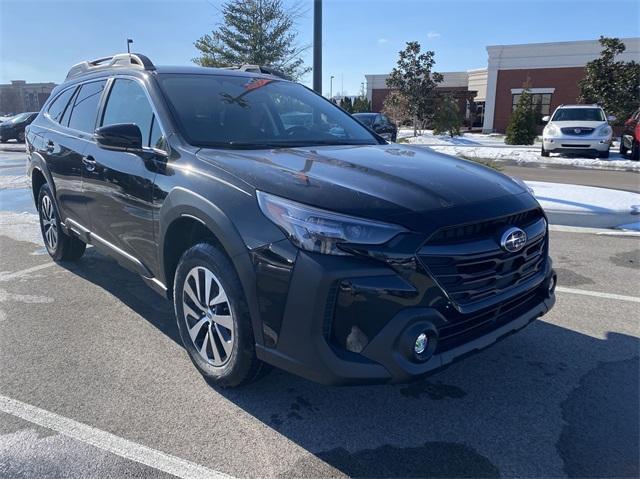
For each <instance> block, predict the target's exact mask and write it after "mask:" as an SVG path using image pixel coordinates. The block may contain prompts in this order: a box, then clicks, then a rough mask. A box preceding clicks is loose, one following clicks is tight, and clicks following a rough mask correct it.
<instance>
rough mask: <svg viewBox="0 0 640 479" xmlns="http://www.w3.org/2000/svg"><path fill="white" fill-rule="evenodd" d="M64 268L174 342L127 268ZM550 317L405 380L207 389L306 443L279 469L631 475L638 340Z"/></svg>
mask: <svg viewBox="0 0 640 479" xmlns="http://www.w3.org/2000/svg"><path fill="white" fill-rule="evenodd" d="M66 267H67V268H68V269H69V271H72V272H73V273H75V274H77V275H78V276H80V277H82V278H85V279H86V280H87V281H90V282H93V283H95V284H97V285H99V286H100V287H102V288H104V289H105V290H107V291H109V292H110V293H111V294H113V295H114V296H115V297H117V298H118V299H119V300H120V301H122V302H123V303H125V304H126V305H127V306H128V307H129V308H131V309H132V310H133V311H135V312H136V313H137V314H139V315H140V316H141V317H142V318H144V319H145V320H146V321H148V322H149V323H150V324H151V325H153V326H154V327H156V328H157V329H158V330H159V331H161V332H162V333H163V334H165V335H167V336H168V337H170V338H171V339H173V340H174V341H175V342H176V343H178V344H180V339H179V336H178V332H177V329H176V327H175V322H174V319H173V313H172V307H171V303H170V302H168V301H167V300H165V299H163V298H162V297H160V296H159V295H157V294H156V293H154V292H152V291H151V290H150V289H149V288H147V287H146V285H145V284H144V283H143V281H142V280H141V279H140V278H138V277H137V276H136V275H134V274H132V273H129V272H128V271H126V270H125V269H123V268H121V267H120V266H118V265H117V264H116V263H115V261H113V260H112V259H109V258H107V257H105V256H102V255H100V254H98V253H97V252H95V251H94V250H93V249H89V250H88V251H87V253H86V255H85V257H83V258H82V260H81V261H79V262H78V263H75V264H73V265H67V266H66ZM561 302H562V298H560V300H559V305H558V306H557V307H561V306H562V305H561ZM548 321H550V320H546V321H538V322H536V323H534V324H533V325H531V326H530V327H529V328H527V329H526V330H525V331H522V332H521V333H519V334H517V335H514V336H511V337H509V338H508V339H507V340H505V341H502V342H501V343H499V344H497V345H495V346H494V347H492V348H490V349H488V350H486V351H483V352H481V353H479V354H477V355H475V356H473V357H470V358H468V359H466V360H464V361H462V362H459V363H457V364H455V365H453V366H451V367H450V368H448V369H446V370H444V371H441V372H439V373H437V374H435V375H433V376H431V377H429V378H426V379H423V380H420V381H418V382H415V383H412V384H407V385H382V386H358V387H327V386H323V385H318V384H314V383H311V382H309V381H306V380H304V379H301V378H298V377H295V376H292V375H290V374H287V373H285V372H282V371H278V370H274V371H272V372H271V373H270V374H269V375H267V376H266V377H265V378H263V379H262V380H260V381H257V382H255V383H253V384H250V385H248V386H246V387H243V388H240V389H235V390H219V389H215V391H216V393H217V394H221V395H223V396H224V397H225V398H226V399H228V400H229V401H232V402H233V403H234V404H235V405H237V406H239V407H240V408H242V409H243V410H244V411H246V412H247V413H249V414H251V415H252V416H253V417H255V418H256V419H258V420H260V421H262V422H263V423H264V424H266V425H268V426H269V427H271V428H273V429H274V430H276V431H277V432H279V433H280V434H282V435H283V436H284V437H286V438H287V439H289V440H291V441H293V442H294V443H296V444H298V445H299V446H300V447H302V448H304V449H305V450H306V451H308V455H305V456H304V457H303V458H301V459H300V460H299V461H298V462H297V463H296V464H295V465H294V466H293V467H291V468H290V469H288V471H287V472H286V473H285V474H283V477H300V476H305V477H327V476H341V475H348V476H356V477H432V476H433V477H499V476H515V475H521V476H522V475H527V476H538V477H543V476H549V475H558V474H562V473H564V474H566V475H567V476H569V477H638V474H639V472H640V471H639V466H638V450H640V446H639V440H638V438H639V437H640V432H639V427H638V424H639V423H640V417H639V411H640V405H639V400H638V398H639V391H638V378H639V363H638V351H639V346H640V344H639V341H638V339H637V338H634V337H631V336H628V335H624V334H618V333H609V334H608V335H607V336H606V339H600V338H596V337H593V336H589V335H586V334H582V333H579V332H576V331H573V330H570V329H567V328H564V327H561V326H558V325H555V324H552V323H551V322H548ZM558 457H559V458H560V459H561V461H559V460H558Z"/></svg>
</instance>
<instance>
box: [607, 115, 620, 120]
mask: <svg viewBox="0 0 640 479" xmlns="http://www.w3.org/2000/svg"><path fill="white" fill-rule="evenodd" d="M617 119H618V118H617V117H616V116H615V115H609V116H608V117H607V121H616V120H617Z"/></svg>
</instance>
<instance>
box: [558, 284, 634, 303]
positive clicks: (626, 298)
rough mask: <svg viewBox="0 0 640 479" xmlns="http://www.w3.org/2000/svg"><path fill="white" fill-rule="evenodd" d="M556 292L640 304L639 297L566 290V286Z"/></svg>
mask: <svg viewBox="0 0 640 479" xmlns="http://www.w3.org/2000/svg"><path fill="white" fill-rule="evenodd" d="M556 291H558V292H560V293H570V294H581V295H583V296H595V297H597V298H607V299H617V300H618V301H630V302H632V303H640V298H639V297H637V296H625V295H624V294H612V293H601V292H599V291H588V290H585V289H575V288H565V287H564V286H557V287H556Z"/></svg>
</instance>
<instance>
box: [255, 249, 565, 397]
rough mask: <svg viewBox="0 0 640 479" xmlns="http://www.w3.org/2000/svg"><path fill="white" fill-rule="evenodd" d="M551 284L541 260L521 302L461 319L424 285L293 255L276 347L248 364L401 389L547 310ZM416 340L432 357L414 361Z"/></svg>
mask: <svg viewBox="0 0 640 479" xmlns="http://www.w3.org/2000/svg"><path fill="white" fill-rule="evenodd" d="M552 279H553V284H555V273H554V271H553V269H552V266H551V260H550V259H548V258H547V260H546V266H545V270H544V274H542V275H540V278H538V279H537V280H536V281H535V284H531V287H530V288H529V289H528V290H527V291H526V292H525V293H524V294H523V293H519V294H518V295H517V296H515V297H513V298H510V299H509V300H507V301H505V302H503V303H501V304H499V305H494V306H493V307H491V308H487V309H485V310H481V311H478V312H474V313H473V315H466V316H465V315H461V313H460V312H458V311H455V310H454V309H452V307H451V303H449V302H448V300H447V299H446V298H445V297H444V295H443V293H442V291H441V290H440V288H438V286H437V285H436V284H435V283H434V282H433V281H432V280H431V279H430V278H428V276H424V275H418V276H415V277H413V278H411V281H409V280H408V279H407V278H404V277H402V276H401V275H399V274H398V273H397V271H396V270H394V269H391V268H390V267H389V266H387V265H381V264H380V263H379V262H376V261H373V260H370V259H367V258H355V257H354V258H345V257H331V256H323V255H316V254H309V253H305V252H300V253H299V254H298V257H297V259H296V261H295V266H294V267H293V271H292V273H291V281H290V283H289V284H290V288H289V291H288V295H287V300H286V305H285V307H284V314H283V319H282V325H281V328H280V333H279V335H278V338H277V340H274V342H273V344H272V345H271V347H267V346H265V345H258V347H257V354H258V357H259V358H260V359H262V360H264V361H266V362H268V363H270V364H273V365H275V366H277V367H279V368H282V369H285V370H287V371H290V372H292V373H295V374H298V375H300V376H303V377H305V378H308V379H311V380H313V381H317V382H320V383H325V384H335V385H338V384H366V383H385V382H393V383H396V382H406V381H410V380H413V379H416V378H419V377H421V376H424V375H426V374H429V373H432V372H433V371H435V370H438V369H440V368H442V367H445V366H447V365H448V364H450V363H451V362H453V361H455V360H456V359H459V358H462V357H464V356H466V355H468V354H470V353H472V352H473V351H477V350H480V349H483V348H485V347H487V346H489V345H491V344H493V343H495V342H496V341H498V340H500V339H501V338H503V337H505V336H507V335H509V334H511V333H513V332H515V331H517V330H519V329H522V328H523V327H525V326H526V325H528V324H529V323H531V322H532V321H533V320H535V319H536V318H538V317H540V316H542V315H544V314H545V313H547V312H548V311H549V310H550V309H551V308H552V307H553V305H554V303H555V293H554V289H553V288H551V289H550V284H551V283H550V282H551V281H552ZM471 323H473V324H471ZM458 324H459V325H460V327H459V328H458V329H459V331H457V332H456V336H455V337H453V339H452V338H449V339H447V340H446V341H445V340H442V341H440V340H439V337H438V334H439V332H440V331H444V329H446V328H451V327H454V328H456V327H457V325H458ZM463 324H464V325H465V326H464V327H463V326H462V325H463ZM341 328H342V330H341ZM465 328H466V329H465ZM424 330H429V331H430V334H431V336H430V340H431V343H430V344H431V345H432V350H431V352H430V354H432V355H431V356H430V357H429V358H428V359H427V360H426V361H420V360H418V359H416V358H415V356H413V350H412V346H413V344H414V342H415V337H416V335H417V334H419V333H420V332H421V331H424Z"/></svg>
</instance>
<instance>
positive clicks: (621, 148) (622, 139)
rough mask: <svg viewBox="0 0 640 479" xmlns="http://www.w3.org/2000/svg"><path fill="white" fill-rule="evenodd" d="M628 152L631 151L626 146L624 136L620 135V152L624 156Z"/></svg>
mask: <svg viewBox="0 0 640 479" xmlns="http://www.w3.org/2000/svg"><path fill="white" fill-rule="evenodd" d="M628 152H629V148H627V147H626V146H624V136H623V135H620V154H621V155H622V156H626V154H627V153H628Z"/></svg>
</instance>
